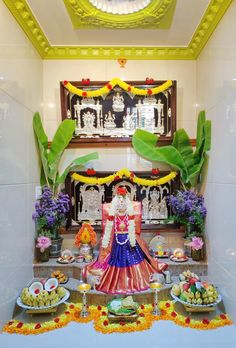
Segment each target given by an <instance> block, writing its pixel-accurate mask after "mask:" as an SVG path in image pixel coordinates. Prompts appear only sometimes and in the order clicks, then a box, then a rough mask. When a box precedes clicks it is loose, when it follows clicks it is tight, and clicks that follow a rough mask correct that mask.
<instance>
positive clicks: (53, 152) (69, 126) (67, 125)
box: [48, 120, 75, 182]
mask: <svg viewBox="0 0 236 348" xmlns="http://www.w3.org/2000/svg"><path fill="white" fill-rule="evenodd" d="M74 130H75V121H74V120H64V121H62V123H61V124H60V125H59V127H58V129H57V131H56V133H55V135H54V137H53V140H52V143H51V147H50V151H49V155H48V165H49V177H50V179H51V180H52V181H53V182H55V181H56V177H57V173H58V167H59V163H60V160H61V156H62V154H63V152H64V151H65V148H66V147H67V145H68V144H69V142H70V140H71V138H72V136H73V134H74Z"/></svg>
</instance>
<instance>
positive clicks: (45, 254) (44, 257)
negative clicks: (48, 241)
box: [39, 248, 49, 262]
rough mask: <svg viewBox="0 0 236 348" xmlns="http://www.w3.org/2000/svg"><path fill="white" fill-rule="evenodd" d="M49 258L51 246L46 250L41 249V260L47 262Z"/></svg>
mask: <svg viewBox="0 0 236 348" xmlns="http://www.w3.org/2000/svg"><path fill="white" fill-rule="evenodd" d="M48 260H49V248H47V249H45V250H44V252H41V251H40V250H39V261H41V262H47V261H48Z"/></svg>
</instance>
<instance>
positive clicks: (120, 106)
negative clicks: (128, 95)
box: [112, 92, 125, 112]
mask: <svg viewBox="0 0 236 348" xmlns="http://www.w3.org/2000/svg"><path fill="white" fill-rule="evenodd" d="M112 100H113V104H112V109H113V111H115V112H122V111H124V108H125V104H124V97H123V96H122V95H120V93H119V92H117V93H116V95H114V97H113V98H112Z"/></svg>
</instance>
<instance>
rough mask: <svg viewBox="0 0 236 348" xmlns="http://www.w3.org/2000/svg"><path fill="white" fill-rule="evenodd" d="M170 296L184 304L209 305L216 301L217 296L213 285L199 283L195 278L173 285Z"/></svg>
mask: <svg viewBox="0 0 236 348" xmlns="http://www.w3.org/2000/svg"><path fill="white" fill-rule="evenodd" d="M172 294H173V295H175V296H177V297H179V299H180V300H181V301H183V302H186V304H193V305H199V306H202V305H210V304H213V303H215V302H216V301H217V299H218V297H219V294H218V292H217V290H216V288H215V287H214V285H212V284H209V283H207V282H200V281H198V280H197V279H196V278H190V279H188V281H185V280H183V281H181V282H180V283H179V284H174V285H173V287H172Z"/></svg>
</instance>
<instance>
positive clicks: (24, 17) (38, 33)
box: [3, 0, 51, 59]
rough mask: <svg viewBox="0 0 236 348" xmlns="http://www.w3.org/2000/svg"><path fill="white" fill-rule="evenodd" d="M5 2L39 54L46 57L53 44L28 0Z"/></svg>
mask: <svg viewBox="0 0 236 348" xmlns="http://www.w3.org/2000/svg"><path fill="white" fill-rule="evenodd" d="M3 2H4V3H5V4H6V6H7V7H8V9H9V10H10V12H11V13H12V15H13V16H14V17H15V19H16V21H17V22H18V24H19V25H20V26H21V28H22V29H23V31H24V32H25V34H26V36H27V37H28V39H29V40H30V41H31V43H32V44H33V46H34V47H35V49H36V50H37V51H38V53H39V55H40V56H41V57H42V58H43V59H44V57H45V55H46V54H47V52H48V51H49V50H50V47H51V46H50V43H49V42H48V40H47V38H46V36H45V35H44V33H43V31H42V29H41V28H40V26H39V24H38V22H37V20H36V19H35V17H34V15H33V13H32V12H31V10H30V8H29V6H28V4H27V2H26V0H20V1H19V0H3Z"/></svg>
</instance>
